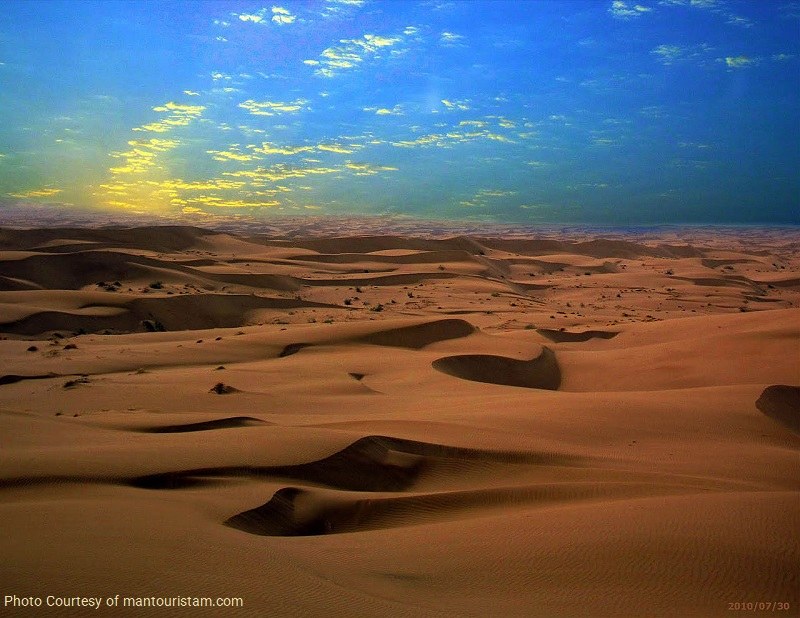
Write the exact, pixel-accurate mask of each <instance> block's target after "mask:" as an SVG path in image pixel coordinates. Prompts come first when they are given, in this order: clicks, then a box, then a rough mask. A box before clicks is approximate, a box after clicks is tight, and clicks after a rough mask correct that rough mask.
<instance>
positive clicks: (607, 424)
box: [0, 228, 800, 617]
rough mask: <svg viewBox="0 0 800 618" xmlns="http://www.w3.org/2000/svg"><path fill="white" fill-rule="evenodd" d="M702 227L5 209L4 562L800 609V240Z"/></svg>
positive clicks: (668, 612)
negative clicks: (523, 227) (333, 227)
mask: <svg viewBox="0 0 800 618" xmlns="http://www.w3.org/2000/svg"><path fill="white" fill-rule="evenodd" d="M687 234H691V237H692V238H693V239H695V240H694V241H693V242H692V245H691V246H689V245H686V244H685V241H684V240H683V238H682V237H680V235H678V234H676V233H674V232H669V233H664V234H661V235H659V234H655V233H653V234H651V235H650V236H649V237H648V238H643V237H639V236H636V235H634V234H624V233H619V234H616V235H615V236H614V237H613V238H596V237H592V236H591V234H589V233H588V232H585V231H584V232H580V233H576V234H575V235H574V236H571V237H564V238H558V237H548V238H488V237H481V238H468V237H463V236H455V237H442V238H403V237H400V236H396V235H391V234H387V235H380V234H373V235H372V236H366V237H359V238H348V237H344V236H342V237H334V236H337V235H336V234H334V235H330V236H328V237H324V238H310V239H286V238H283V239H275V238H265V237H261V236H251V237H239V236H233V235H228V234H218V233H214V232H209V231H205V230H197V229H192V228H165V229H161V228H149V229H138V230H112V229H107V230H66V229H60V230H58V229H53V230H25V231H11V230H0V286H2V287H3V291H0V331H1V332H2V337H0V359H2V361H0V365H2V366H1V367H0V454H1V455H2V456H0V498H2V499H0V521H2V523H3V527H4V531H5V532H6V534H4V535H3V537H2V540H0V551H1V552H2V555H3V557H4V560H3V561H2V563H0V582H3V584H4V586H6V587H7V591H8V592H7V593H8V594H16V595H18V596H20V597H22V596H45V595H48V594H54V595H62V596H65V597H74V596H75V595H80V594H83V593H84V592H85V591H91V592H92V593H93V594H96V595H98V596H100V595H102V596H103V597H113V596H114V595H116V594H121V595H125V596H141V597H148V598H149V597H154V596H155V597H173V596H175V595H184V594H185V595H197V596H212V597H217V596H219V597H223V596H224V597H228V596H234V597H241V598H242V599H243V601H244V608H243V609H242V610H241V612H242V615H252V616H263V615H280V616H330V615H339V616H352V615H359V616H386V615H392V616H395V615H397V616H489V615H492V616H494V615H502V616H520V617H521V616H548V617H550V616H603V617H606V616H619V617H628V616H631V615H637V616H654V617H661V616H664V617H667V616H670V617H671V616H704V617H705V616H724V615H729V614H730V613H731V611H733V610H731V609H729V604H730V603H735V602H738V601H746V602H747V601H750V600H752V601H754V602H755V601H760V600H764V601H765V602H766V601H767V600H769V601H770V602H772V601H774V602H776V603H785V604H788V607H789V608H795V607H797V604H798V603H800V596H798V591H799V590H800V541H799V540H798V533H797V531H798V530H800V509H798V506H797V505H798V503H800V493H798V486H800V476H799V475H798V470H800V465H798V464H800V425H798V419H799V418H800V416H798V412H799V411H800V399H799V398H800V386H798V384H800V355H798V353H797V350H798V342H800V290H798V288H797V287H796V286H794V285H793V284H792V282H793V281H795V280H797V279H798V278H799V277H800V238H798V239H797V242H794V241H792V242H789V241H790V240H791V238H789V237H788V236H787V232H786V231H785V230H780V231H776V232H775V233H774V235H770V234H768V233H766V232H763V233H761V234H760V235H759V236H758V244H757V245H756V244H754V242H755V241H754V240H753V238H751V237H748V236H746V235H744V236H742V237H737V236H735V235H734V234H733V233H730V232H729V233H727V235H723V236H714V235H713V234H712V233H711V232H702V231H700V230H696V229H693V230H691V231H689V232H687ZM101 282H102V284H103V285H98V284H99V283H101ZM151 284H153V285H151ZM487 574H490V576H487ZM3 594H6V593H3ZM776 608H777V605H776ZM14 611H15V610H14ZM237 611H238V610H237ZM791 611H792V610H791V609H790V610H786V609H783V610H781V612H783V614H781V615H784V614H785V615H788V613H791ZM137 612H139V610H137ZM787 612H788V613H787ZM28 613H30V612H28ZM170 613H171V614H172V613H174V614H175V615H177V616H183V615H187V616H189V615H196V613H197V611H196V609H191V610H190V608H173V609H171V610H170ZM226 613H227V612H226ZM751 613H752V612H751ZM756 613H758V612H756ZM769 613H780V612H778V610H777V609H776V611H775V612H772V611H771V610H770V612H769ZM96 614H97V615H104V616H111V615H117V613H115V612H111V611H110V610H108V611H106V610H105V608H104V609H102V610H97V611H96ZM10 615H13V613H12V614H10ZM20 615H21V614H20ZM75 615H83V614H80V612H77V611H76V613H75ZM131 615H132V614H131Z"/></svg>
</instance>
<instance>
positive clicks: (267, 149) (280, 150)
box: [248, 142, 314, 155]
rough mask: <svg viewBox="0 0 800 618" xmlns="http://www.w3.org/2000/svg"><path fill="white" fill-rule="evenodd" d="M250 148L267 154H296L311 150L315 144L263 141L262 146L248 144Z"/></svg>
mask: <svg viewBox="0 0 800 618" xmlns="http://www.w3.org/2000/svg"><path fill="white" fill-rule="evenodd" d="M248 148H251V149H252V151H253V152H257V153H260V154H265V155H271V154H281V155H296V154H299V153H301V152H309V151H312V150H314V147H313V146H277V145H275V144H271V143H270V142H263V143H262V144H261V146H260V147H259V146H248Z"/></svg>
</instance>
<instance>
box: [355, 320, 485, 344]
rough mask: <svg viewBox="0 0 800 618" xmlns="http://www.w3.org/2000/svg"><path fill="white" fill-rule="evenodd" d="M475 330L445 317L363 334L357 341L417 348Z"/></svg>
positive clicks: (463, 335)
mask: <svg viewBox="0 0 800 618" xmlns="http://www.w3.org/2000/svg"><path fill="white" fill-rule="evenodd" d="M477 330H478V329H477V328H475V327H474V326H473V325H472V324H470V323H469V322H467V321H466V320H460V319H457V318H447V319H444V320H435V321H433V322H424V323H422V324H414V325H412V326H402V327H400V328H392V329H388V330H383V331H378V332H376V333H371V334H369V335H365V336H364V337H361V338H359V339H358V341H360V342H363V343H371V344H373V345H382V346H389V347H395V348H410V349H412V350H419V349H421V348H424V347H425V346H428V345H431V344H432V343H436V342H438V341H447V340H449V339H460V338H462V337H466V336H468V335H471V334H472V333H474V332H476V331H477Z"/></svg>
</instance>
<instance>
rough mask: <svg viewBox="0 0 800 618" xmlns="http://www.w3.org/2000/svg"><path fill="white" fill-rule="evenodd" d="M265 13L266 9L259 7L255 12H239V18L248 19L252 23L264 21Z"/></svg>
mask: <svg viewBox="0 0 800 618" xmlns="http://www.w3.org/2000/svg"><path fill="white" fill-rule="evenodd" d="M266 13H267V9H261V10H260V11H258V12H257V13H239V19H240V20H241V21H250V22H253V23H254V24H260V23H262V22H263V21H264V17H265V16H266ZM234 15H235V13H234Z"/></svg>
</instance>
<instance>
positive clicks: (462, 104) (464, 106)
mask: <svg viewBox="0 0 800 618" xmlns="http://www.w3.org/2000/svg"><path fill="white" fill-rule="evenodd" d="M442 105H444V106H445V107H446V108H447V109H450V110H459V111H467V110H468V109H469V104H468V102H467V101H451V100H450V99H442Z"/></svg>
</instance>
